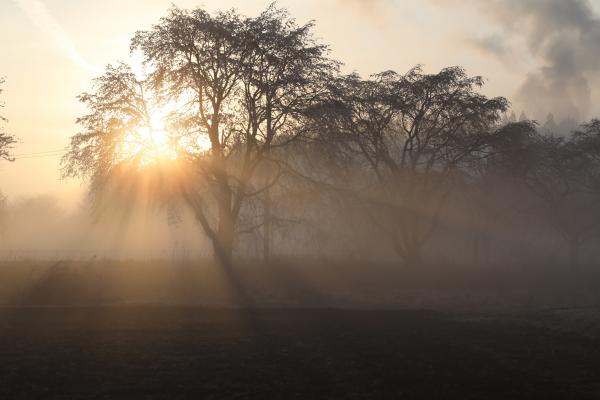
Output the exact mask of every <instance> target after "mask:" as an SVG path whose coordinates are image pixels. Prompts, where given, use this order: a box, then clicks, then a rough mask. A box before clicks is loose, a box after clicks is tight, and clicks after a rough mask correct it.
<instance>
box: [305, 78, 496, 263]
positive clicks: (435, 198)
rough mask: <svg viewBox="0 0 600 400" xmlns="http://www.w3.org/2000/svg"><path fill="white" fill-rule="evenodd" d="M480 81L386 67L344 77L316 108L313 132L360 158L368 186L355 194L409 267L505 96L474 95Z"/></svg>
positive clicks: (480, 148) (485, 139)
mask: <svg viewBox="0 0 600 400" xmlns="http://www.w3.org/2000/svg"><path fill="white" fill-rule="evenodd" d="M482 84H483V79H482V78H480V77H468V76H467V75H466V73H465V72H464V71H463V70H462V69H461V68H458V67H455V68H447V69H444V70H442V71H441V72H440V73H438V74H433V75H428V74H424V73H423V72H422V71H421V69H420V68H415V69H413V70H411V71H409V72H408V73H407V74H406V75H398V74H396V73H394V72H385V73H382V74H379V75H375V76H373V77H372V78H371V79H369V80H362V79H360V78H359V77H358V76H356V75H351V76H349V77H346V78H343V79H341V80H340V81H338V82H337V84H336V85H334V87H333V89H332V96H331V99H330V100H329V101H328V102H326V103H325V104H323V105H322V106H321V107H320V108H319V109H316V110H315V113H314V114H315V115H316V118H317V120H318V121H319V122H320V129H322V131H323V132H326V133H327V134H328V135H329V137H330V138H331V140H335V141H337V142H338V143H340V144H341V146H343V148H344V150H345V151H349V152H352V153H354V154H356V155H357V156H359V157H361V158H362V159H363V160H364V168H365V171H366V174H365V175H364V178H365V179H366V180H365V182H366V183H368V185H366V186H364V185H363V187H362V188H360V190H361V192H362V193H361V197H362V198H363V199H366V200H368V203H370V206H369V209H370V212H371V214H372V216H373V218H374V220H375V221H376V223H378V224H379V225H380V226H381V227H382V228H383V229H384V231H385V232H386V233H387V235H388V236H389V238H390V239H391V242H392V243H393V245H394V248H395V250H396V252H397V253H398V255H399V256H400V257H401V258H402V259H403V260H404V262H405V263H407V264H409V265H416V264H420V263H421V262H422V256H421V252H422V248H423V246H424V245H425V243H426V242H427V241H428V240H429V238H430V237H431V236H432V234H433V233H434V231H435V229H436V227H437V225H438V223H439V217H440V212H441V210H442V208H443V206H444V204H445V203H446V201H447V199H448V196H449V194H450V193H451V192H452V190H453V189H455V188H456V187H457V186H456V182H458V181H460V180H464V179H465V174H467V173H468V169H467V168H466V166H467V165H468V164H469V163H470V162H472V160H473V159H475V158H478V157H481V156H482V153H483V152H484V150H485V148H486V146H487V145H488V144H489V143H490V141H491V140H492V138H493V137H494V135H495V129H494V126H495V124H496V123H497V122H498V121H499V119H500V116H501V113H503V112H504V111H506V108H507V101H506V100H505V99H503V98H493V99H489V98H487V97H485V96H483V95H481V94H479V93H478V92H477V90H476V89H477V88H479V87H481V86H482ZM373 182H376V184H373Z"/></svg>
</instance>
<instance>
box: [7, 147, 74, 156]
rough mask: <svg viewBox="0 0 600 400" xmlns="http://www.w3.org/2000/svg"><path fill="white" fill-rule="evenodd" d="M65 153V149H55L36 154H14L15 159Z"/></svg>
mask: <svg viewBox="0 0 600 400" xmlns="http://www.w3.org/2000/svg"><path fill="white" fill-rule="evenodd" d="M65 151H66V148H64V147H63V148H62V149H56V150H47V151H39V152H36V153H22V154H15V157H27V156H37V155H43V154H48V153H58V152H61V153H64V152H65Z"/></svg>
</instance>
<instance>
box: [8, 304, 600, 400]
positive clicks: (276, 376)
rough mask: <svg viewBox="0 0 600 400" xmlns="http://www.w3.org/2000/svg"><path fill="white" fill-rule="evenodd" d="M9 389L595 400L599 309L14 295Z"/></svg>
mask: <svg viewBox="0 0 600 400" xmlns="http://www.w3.org/2000/svg"><path fill="white" fill-rule="evenodd" d="M0 313H1V316H0V359H1V362H0V382H1V383H0V398H1V399H15V400H18V399H28V400H29V399H267V398H274V399H365V398H374V399H385V398H389V399H453V398H457V399H534V398H535V399H537V398H539V399H553V398H557V399H596V398H600V341H599V338H600V329H599V325H598V323H597V321H598V320H600V319H599V318H598V315H600V310H597V309H594V308H587V309H583V308H582V309H554V310H545V311H522V312H510V313H506V312H472V313H462V312H461V313H452V312H435V311H423V310H417V311H398V310H397V311H377V310H348V309H347V310H336V309H306V308H304V309H298V308H296V309H267V308H262V309H254V310H249V309H246V310H241V309H217V308H202V307H198V306H194V307H189V306H188V307H184V306H164V305H155V306H148V305H146V306H123V305H120V306H86V307H74V306H67V307H37V306H33V307H23V306H17V307H5V308H2V309H1V310H0Z"/></svg>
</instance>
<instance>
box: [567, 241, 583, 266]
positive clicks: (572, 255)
mask: <svg viewBox="0 0 600 400" xmlns="http://www.w3.org/2000/svg"><path fill="white" fill-rule="evenodd" d="M580 248H581V244H580V242H579V241H578V240H577V239H572V240H571V241H570V242H569V261H570V263H571V269H573V270H576V269H578V268H579V250H580Z"/></svg>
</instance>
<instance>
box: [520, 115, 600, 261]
mask: <svg viewBox="0 0 600 400" xmlns="http://www.w3.org/2000/svg"><path fill="white" fill-rule="evenodd" d="M594 125H595V123H594V122H592V123H591V124H589V125H586V126H584V130H583V131H580V132H578V133H575V134H574V135H572V136H571V137H566V138H565V137H556V136H552V135H548V134H544V133H541V134H538V136H537V138H536V140H535V142H533V143H532V145H531V148H532V151H531V153H532V154H533V155H534V157H535V159H534V162H533V164H532V166H531V168H529V171H528V173H527V174H526V176H525V178H526V182H527V185H528V186H529V188H530V189H531V191H532V192H533V193H534V194H536V195H537V197H538V199H539V200H540V204H541V206H542V207H541V211H542V216H543V218H544V219H545V220H546V221H549V222H550V225H551V227H552V228H553V229H554V230H555V231H556V232H557V233H558V234H559V235H560V236H561V237H562V238H563V239H564V240H565V242H566V243H567V245H568V249H569V252H568V253H569V260H570V263H571V267H572V268H577V267H578V266H579V263H580V252H581V247H582V246H583V245H584V244H585V243H586V242H588V241H589V240H590V239H592V238H594V237H596V236H598V234H599V233H600V231H599V228H600V213H599V212H598V207H599V206H600V198H599V197H598V193H599V192H598V191H597V188H598V187H600V186H598V185H599V184H600V180H598V178H599V177H600V175H598V171H599V169H598V167H599V166H598V164H597V160H600V158H599V154H600V153H598V149H599V148H598V147H597V146H594V141H595V140H596V139H595V135H596V132H595V131H594Z"/></svg>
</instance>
